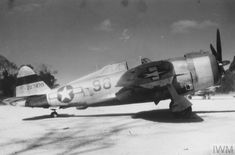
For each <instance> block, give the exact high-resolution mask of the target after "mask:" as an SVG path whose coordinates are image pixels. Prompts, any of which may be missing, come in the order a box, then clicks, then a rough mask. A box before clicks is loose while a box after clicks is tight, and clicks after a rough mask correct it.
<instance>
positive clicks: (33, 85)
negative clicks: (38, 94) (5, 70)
mask: <svg viewBox="0 0 235 155" xmlns="http://www.w3.org/2000/svg"><path fill="white" fill-rule="evenodd" d="M41 87H44V83H33V84H30V85H27V90H31V89H35V88H41Z"/></svg>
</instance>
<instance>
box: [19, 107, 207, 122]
mask: <svg viewBox="0 0 235 155" xmlns="http://www.w3.org/2000/svg"><path fill="white" fill-rule="evenodd" d="M121 116H130V117H131V118H133V119H144V120H148V121H153V122H166V123H187V122H188V123H190V122H202V121H203V119H202V118H201V117H199V116H198V115H197V114H196V113H195V112H193V113H192V115H191V117H188V118H177V117H175V116H174V115H173V114H172V113H171V112H170V110H169V109H157V110H150V111H142V112H137V113H110V114H94V115H69V114H60V115H59V116H58V118H67V117H81V118H82V117H96V118H97V117H121ZM41 119H53V118H51V116H50V115H42V116H35V117H31V118H25V119H23V120H24V121H32V120H41Z"/></svg>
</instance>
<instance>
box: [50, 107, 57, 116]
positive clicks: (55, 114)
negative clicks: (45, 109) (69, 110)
mask: <svg viewBox="0 0 235 155" xmlns="http://www.w3.org/2000/svg"><path fill="white" fill-rule="evenodd" d="M51 117H53V118H56V117H58V113H57V112H56V109H52V112H51Z"/></svg>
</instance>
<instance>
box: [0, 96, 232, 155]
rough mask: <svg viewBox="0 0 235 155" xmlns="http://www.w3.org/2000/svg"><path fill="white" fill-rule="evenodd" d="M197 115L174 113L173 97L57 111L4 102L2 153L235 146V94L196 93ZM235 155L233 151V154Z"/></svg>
mask: <svg viewBox="0 0 235 155" xmlns="http://www.w3.org/2000/svg"><path fill="white" fill-rule="evenodd" d="M191 101H192V103H193V111H194V114H193V117H192V118H190V119H177V118H174V117H173V116H172V115H171V113H170V112H169V110H168V104H169V101H162V102H160V103H159V105H158V106H155V105H154V104H153V103H143V104H135V105H124V106H114V107H100V108H88V109H86V110H76V109H74V108H70V109H65V110H58V113H60V114H61V116H60V117H58V118H50V117H49V114H50V110H49V109H36V108H23V107H11V106H0V122H1V125H0V155H5V154H22V155H27V154H30V155H31V154H33V155H36V154H49V155H53V154H59V155H60V154H61V155H62V154H65V155H72V154H74V155H77V154H89V155H91V154H92V155H93V154H94V155H133V154H135V155H136V154H139V155H143V154H146V155H147V154H152V155H191V154H194V155H204V154H205V155H208V154H215V153H213V146H214V145H224V144H225V145H230V146H231V145H233V146H234V148H233V154H235V98H232V97H223V96H222V97H221V96H219V97H213V98H212V99H211V100H200V98H194V99H193V100H191ZM230 154H232V153H230Z"/></svg>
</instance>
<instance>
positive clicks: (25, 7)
mask: <svg viewBox="0 0 235 155" xmlns="http://www.w3.org/2000/svg"><path fill="white" fill-rule="evenodd" d="M41 6H42V4H39V3H26V4H21V5H16V4H14V5H13V4H11V5H10V6H9V9H10V11H11V12H30V11H33V10H35V9H37V8H40V7H41Z"/></svg>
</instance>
